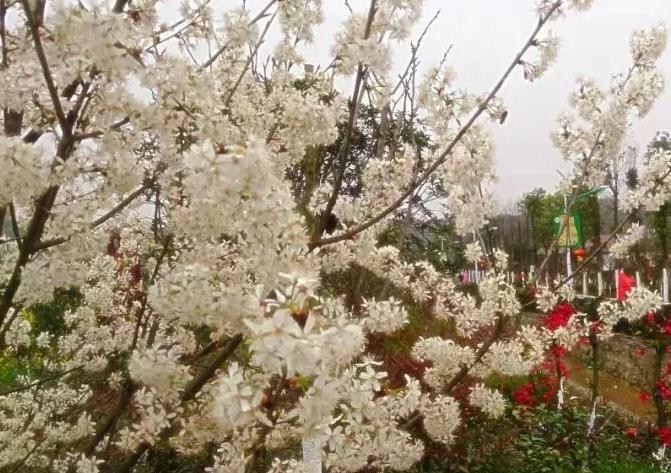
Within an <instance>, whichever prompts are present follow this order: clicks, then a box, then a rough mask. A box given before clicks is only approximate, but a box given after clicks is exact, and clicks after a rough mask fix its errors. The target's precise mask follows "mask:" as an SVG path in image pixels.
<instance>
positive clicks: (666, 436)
mask: <svg viewBox="0 0 671 473" xmlns="http://www.w3.org/2000/svg"><path fill="white" fill-rule="evenodd" d="M657 435H659V440H660V441H661V442H662V443H663V444H664V445H671V428H669V427H660V428H659V430H658V431H657Z"/></svg>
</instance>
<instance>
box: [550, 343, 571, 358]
mask: <svg viewBox="0 0 671 473" xmlns="http://www.w3.org/2000/svg"><path fill="white" fill-rule="evenodd" d="M551 350H552V354H553V355H554V356H555V358H561V357H562V356H564V355H566V353H568V350H567V349H566V347H564V346H562V345H552V348H551Z"/></svg>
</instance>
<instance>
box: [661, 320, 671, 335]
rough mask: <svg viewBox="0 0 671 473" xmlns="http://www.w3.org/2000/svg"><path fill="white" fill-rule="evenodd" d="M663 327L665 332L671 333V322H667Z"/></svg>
mask: <svg viewBox="0 0 671 473" xmlns="http://www.w3.org/2000/svg"><path fill="white" fill-rule="evenodd" d="M662 329H663V330H664V333H665V334H667V335H671V322H665V323H664V326H663V327H662Z"/></svg>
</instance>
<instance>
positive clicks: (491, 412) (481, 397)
mask: <svg viewBox="0 0 671 473" xmlns="http://www.w3.org/2000/svg"><path fill="white" fill-rule="evenodd" d="M468 400H469V402H470V403H471V405H472V406H475V407H478V408H480V410H482V412H483V413H484V414H486V415H487V416H489V417H491V418H493V419H496V418H498V417H501V416H502V415H503V414H504V413H505V411H506V401H505V399H504V398H503V394H501V392H500V391H496V390H494V389H490V388H488V387H487V386H485V385H484V384H482V383H478V384H476V385H475V386H473V387H472V388H471V392H470V394H469V396H468Z"/></svg>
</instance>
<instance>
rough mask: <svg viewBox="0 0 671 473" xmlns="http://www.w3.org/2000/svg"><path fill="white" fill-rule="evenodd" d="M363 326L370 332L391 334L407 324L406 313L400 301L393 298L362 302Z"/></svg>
mask: <svg viewBox="0 0 671 473" xmlns="http://www.w3.org/2000/svg"><path fill="white" fill-rule="evenodd" d="M363 308H364V310H365V311H366V318H365V319H364V324H365V327H366V329H367V330H369V331H370V332H380V333H392V332H395V331H396V330H398V329H400V328H402V327H403V326H404V325H405V324H407V323H408V313H407V311H406V310H405V308H404V307H403V305H402V304H401V301H397V300H395V299H394V298H393V297H392V298H390V299H389V300H388V301H380V302H378V301H376V300H375V299H371V300H364V304H363Z"/></svg>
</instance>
